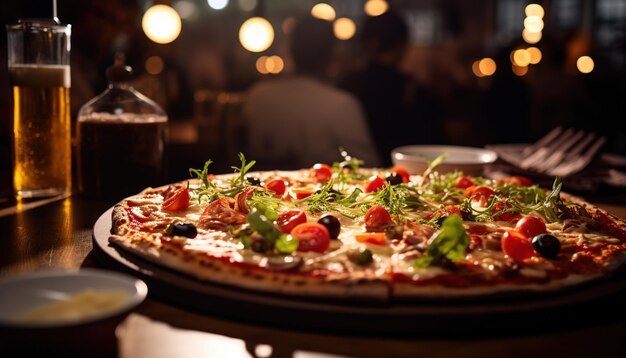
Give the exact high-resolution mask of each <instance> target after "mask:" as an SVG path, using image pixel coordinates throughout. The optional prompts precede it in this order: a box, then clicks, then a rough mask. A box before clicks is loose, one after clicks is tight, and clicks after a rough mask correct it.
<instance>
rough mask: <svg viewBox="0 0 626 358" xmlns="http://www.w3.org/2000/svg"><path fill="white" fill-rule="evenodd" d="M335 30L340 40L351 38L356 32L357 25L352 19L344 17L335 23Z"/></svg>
mask: <svg viewBox="0 0 626 358" xmlns="http://www.w3.org/2000/svg"><path fill="white" fill-rule="evenodd" d="M333 31H334V32H335V36H336V37H337V38H338V39H339V40H349V39H351V38H352V36H354V33H355V32H356V25H355V24H354V21H352V20H351V19H349V18H347V17H342V18H339V19H337V20H335V22H334V23H333Z"/></svg>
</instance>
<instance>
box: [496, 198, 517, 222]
mask: <svg viewBox="0 0 626 358" xmlns="http://www.w3.org/2000/svg"><path fill="white" fill-rule="evenodd" d="M491 212H492V213H493V220H495V221H508V222H515V221H517V220H519V218H521V217H522V216H521V215H520V213H519V212H518V209H517V208H515V207H513V205H511V204H510V203H508V202H506V201H497V202H495V203H494V204H493V207H492V208H491Z"/></svg>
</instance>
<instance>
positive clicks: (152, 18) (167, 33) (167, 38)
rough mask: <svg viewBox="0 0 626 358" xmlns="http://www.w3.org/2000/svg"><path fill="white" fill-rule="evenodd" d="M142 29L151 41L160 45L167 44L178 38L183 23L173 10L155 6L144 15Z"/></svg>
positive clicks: (165, 6)
mask: <svg viewBox="0 0 626 358" xmlns="http://www.w3.org/2000/svg"><path fill="white" fill-rule="evenodd" d="M141 27H142V29H143V32H144V33H145V34H146V36H148V38H149V39H150V40H152V41H154V42H156V43H158V44H167V43H170V42H172V41H174V40H176V39H177V38H178V35H180V30H181V27H182V22H181V20H180V16H179V15H178V13H177V12H176V10H174V9H173V8H171V7H169V6H167V5H154V6H152V7H150V8H149V9H148V10H147V11H146V13H145V14H143V18H142V19H141Z"/></svg>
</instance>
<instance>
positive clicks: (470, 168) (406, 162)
mask: <svg viewBox="0 0 626 358" xmlns="http://www.w3.org/2000/svg"><path fill="white" fill-rule="evenodd" d="M444 153H446V154H447V157H446V158H445V159H444V161H443V162H442V163H441V164H440V165H439V166H437V168H436V169H435V170H436V171H438V172H439V173H448V172H452V171H455V170H460V171H462V172H463V173H465V174H468V175H482V172H483V167H484V165H485V164H490V163H493V162H495V161H496V159H498V154H497V153H496V152H494V151H492V150H488V149H483V148H475V147H459V146H451V145H408V146H403V147H398V148H396V149H394V150H393V151H392V152H391V160H392V162H393V164H394V165H396V166H401V167H404V168H405V169H406V170H408V171H409V172H410V173H411V174H421V173H423V172H424V171H425V170H426V168H428V161H432V160H434V159H436V158H437V157H439V156H440V155H442V154H444Z"/></svg>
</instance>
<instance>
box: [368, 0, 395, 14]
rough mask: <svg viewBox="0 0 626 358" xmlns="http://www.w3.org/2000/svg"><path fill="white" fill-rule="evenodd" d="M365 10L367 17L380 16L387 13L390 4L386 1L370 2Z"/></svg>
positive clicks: (372, 0)
mask: <svg viewBox="0 0 626 358" xmlns="http://www.w3.org/2000/svg"><path fill="white" fill-rule="evenodd" d="M364 8H365V14H366V15H368V16H379V15H382V14H384V13H385V12H387V10H388V9H389V4H388V3H387V1H385V0H368V1H367V2H366V3H365V6H364Z"/></svg>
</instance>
